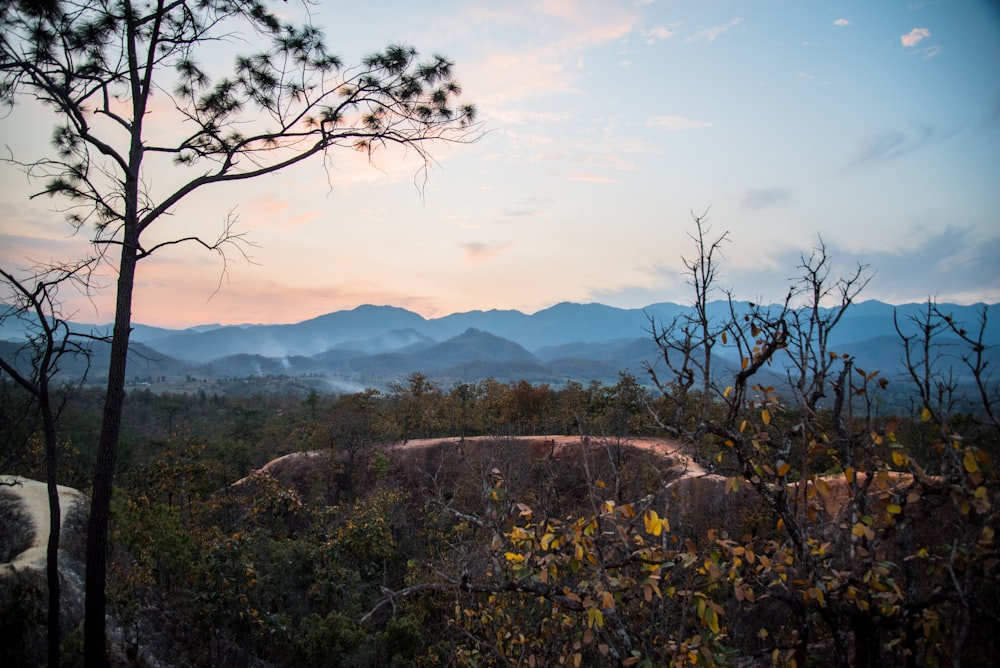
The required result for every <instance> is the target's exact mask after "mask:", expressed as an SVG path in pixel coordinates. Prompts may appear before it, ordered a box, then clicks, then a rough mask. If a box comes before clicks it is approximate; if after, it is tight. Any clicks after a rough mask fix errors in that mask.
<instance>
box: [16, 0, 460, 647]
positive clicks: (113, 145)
mask: <svg viewBox="0 0 1000 668" xmlns="http://www.w3.org/2000/svg"><path fill="white" fill-rule="evenodd" d="M0 12H2V14H0V22H2V25H3V26H4V30H3V32H2V36H0V73H2V74H0V97H2V99H3V101H4V102H5V103H6V104H8V105H13V104H15V103H18V102H19V101H20V99H21V98H22V97H24V96H28V97H31V98H34V99H35V100H36V101H37V102H38V103H40V104H41V105H43V106H45V107H48V108H49V109H51V110H52V111H53V112H54V113H55V114H56V116H57V117H58V119H59V121H58V123H57V125H56V129H55V133H54V135H53V147H54V149H55V153H54V155H53V156H52V157H49V158H45V159H41V160H37V161H34V162H24V163H18V164H21V165H22V166H23V167H24V168H25V170H26V171H27V173H28V175H29V177H31V178H33V179H41V180H43V185H42V187H41V189H40V192H39V194H44V195H49V196H58V197H61V198H64V199H65V200H66V201H68V205H67V214H68V218H69V220H70V222H71V223H72V224H73V225H74V226H75V227H76V228H77V229H83V228H84V227H85V226H91V227H90V230H91V233H92V234H93V242H94V243H95V244H96V245H97V247H98V249H99V253H100V254H101V257H103V258H105V259H108V260H109V261H110V260H111V257H112V255H114V254H113V253H112V252H111V251H112V250H113V249H115V250H116V252H117V256H116V257H115V259H114V260H113V261H112V262H113V264H114V265H115V268H116V270H117V274H118V278H117V283H116V287H115V290H116V301H115V317H114V328H113V332H112V336H113V338H112V343H111V352H110V362H109V369H108V383H107V389H106V397H105V399H106V400H105V408H104V414H103V418H102V427H101V434H100V438H99V442H98V452H97V459H96V465H95V470H94V482H93V495H92V500H91V515H90V524H89V527H88V545H87V575H86V580H87V582H86V595H87V602H86V621H85V629H84V637H85V642H84V644H85V655H86V661H87V664H88V665H103V664H105V663H106V656H105V645H104V643H105V634H104V630H105V629H104V626H105V624H104V614H105V611H104V607H105V593H104V590H105V578H106V572H105V571H106V567H105V566H106V552H107V533H108V513H109V508H110V501H111V494H112V483H113V477H114V471H115V463H116V457H117V444H118V436H119V431H120V427H121V416H122V410H123V402H124V398H125V367H126V362H127V353H128V344H129V333H130V329H131V317H132V316H131V310H132V303H133V299H134V286H135V278H136V268H137V264H138V262H139V261H140V260H142V259H144V258H147V257H149V256H150V255H152V254H153V253H154V252H156V251H158V250H160V249H162V248H164V247H168V246H172V245H175V244H179V243H182V242H193V243H196V244H200V245H202V246H203V247H205V248H206V249H209V250H212V251H215V252H217V253H220V254H223V253H225V252H227V250H228V251H232V250H236V251H238V252H239V251H242V250H243V248H244V243H245V241H244V238H243V236H242V235H240V234H237V233H235V232H234V230H233V224H234V220H233V219H232V218H230V219H228V220H227V221H226V222H225V224H224V225H223V231H222V234H221V235H220V236H219V237H218V238H217V239H215V240H211V239H208V238H206V237H203V236H190V237H179V236H178V237H174V238H170V236H169V231H168V230H167V229H164V230H163V232H166V233H167V234H166V239H167V240H165V241H162V240H160V241H158V240H153V241H147V239H148V238H149V237H150V230H151V229H153V228H165V227H166V223H165V221H166V220H168V219H169V215H170V213H171V212H173V211H174V210H175V209H176V208H177V207H178V205H179V204H181V202H183V201H184V200H185V198H187V197H189V196H190V195H191V194H192V193H195V192H197V191H201V190H203V189H205V188H206V187H208V186H213V185H217V184H222V183H227V182H232V181H240V180H246V179H253V178H256V177H259V176H263V175H265V174H270V173H273V172H276V171H279V170H282V169H285V168H288V167H291V166H293V165H295V164H298V163H300V162H302V161H304V160H306V159H308V158H311V157H313V156H318V157H321V156H327V157H329V156H330V154H331V151H332V150H334V149H337V148H342V147H350V148H354V149H357V150H360V151H363V152H367V153H372V152H374V151H375V150H377V149H379V148H382V147H384V146H386V145H391V144H396V145H402V146H405V147H407V148H409V149H411V150H413V151H415V152H416V154H417V155H418V156H420V157H421V158H423V160H424V170H426V168H427V166H428V165H429V160H430V156H429V154H428V153H427V151H428V149H427V147H426V144H427V143H428V142H431V141H437V140H444V141H459V142H462V141H471V140H472V139H474V137H475V134H474V133H475V131H476V129H475V126H474V125H473V120H474V113H475V112H474V109H473V107H471V106H468V105H466V106H460V107H457V108H456V107H455V106H454V102H455V100H456V98H457V97H458V96H459V95H460V93H461V89H460V87H459V85H458V84H457V82H456V81H455V80H454V78H453V76H452V71H451V68H452V64H451V63H450V62H449V61H448V60H447V59H445V58H443V57H441V56H435V57H433V58H432V59H430V60H429V61H426V62H423V61H420V60H418V56H417V53H416V51H415V50H414V49H412V48H409V47H405V46H390V47H388V48H387V49H386V50H385V51H383V52H381V53H376V54H373V55H371V56H368V57H367V58H365V59H364V60H363V62H362V63H361V64H360V65H359V66H357V67H355V68H351V69H343V68H342V63H341V62H340V60H339V59H337V58H336V57H334V56H332V55H331V54H329V53H328V52H327V50H326V48H325V46H324V44H323V35H322V33H321V31H320V30H319V29H318V28H316V27H315V26H313V25H311V24H308V23H306V24H305V25H298V26H297V25H293V24H291V23H285V22H282V21H281V20H280V19H279V17H278V15H277V14H276V13H273V12H271V11H269V10H268V9H267V8H266V6H265V4H264V3H263V2H262V1H261V0H201V1H198V2H194V1H188V0H157V2H155V3H150V4H146V3H133V2H132V1H131V0H118V1H112V0H101V1H98V2H84V1H83V0H64V1H63V2H55V3H41V4H36V3H29V2H11V1H8V2H4V3H3V4H2V5H0ZM241 25H242V26H244V27H245V28H246V29H248V30H249V34H250V36H251V38H252V39H253V40H254V41H255V42H256V43H257V44H259V45H260V50H259V51H258V52H257V53H251V54H249V55H245V56H240V57H238V58H236V61H235V65H234V68H233V71H232V72H231V74H229V75H228V76H219V75H217V74H216V73H215V71H214V70H213V68H211V67H207V66H206V65H204V64H203V62H199V59H198V58H199V56H201V57H202V58H204V57H205V56H206V55H207V54H205V53H204V51H205V48H206V47H207V46H209V45H211V44H214V43H217V42H220V41H223V42H225V41H227V40H230V39H233V35H235V34H236V31H237V30H239V29H240V26H241ZM154 95H155V96H157V99H158V100H162V101H164V102H166V103H167V106H168V107H169V108H170V109H169V111H165V110H163V109H158V110H157V112H156V113H162V114H171V116H170V118H171V119H172V120H175V121H176V124H174V125H171V126H169V127H170V131H169V132H166V133H163V134H157V132H156V129H155V127H154V126H153V125H151V124H149V123H147V122H146V121H147V119H148V118H149V116H150V114H151V113H153V112H154V109H153V100H154ZM178 129H181V130H182V132H181V133H177V132H176V131H177V130H178ZM178 135H180V138H178ZM157 163H159V164H160V165H161V166H162V165H164V164H171V163H172V165H173V167H172V169H173V171H172V175H173V177H174V178H173V179H170V180H167V179H164V180H161V181H160V182H159V184H165V185H163V186H162V189H159V188H157V187H156V186H154V181H153V180H152V179H151V178H150V173H151V172H150V170H151V169H152V168H155V166H156V164H157ZM160 238H161V239H162V238H164V237H162V236H161V237H160Z"/></svg>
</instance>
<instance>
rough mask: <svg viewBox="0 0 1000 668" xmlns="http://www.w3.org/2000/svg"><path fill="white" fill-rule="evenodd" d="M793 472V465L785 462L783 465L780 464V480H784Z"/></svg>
mask: <svg viewBox="0 0 1000 668" xmlns="http://www.w3.org/2000/svg"><path fill="white" fill-rule="evenodd" d="M791 470H792V465H791V464H789V463H788V462H783V463H781V464H779V465H778V477H779V478H784V477H785V476H786V475H788V472H789V471H791Z"/></svg>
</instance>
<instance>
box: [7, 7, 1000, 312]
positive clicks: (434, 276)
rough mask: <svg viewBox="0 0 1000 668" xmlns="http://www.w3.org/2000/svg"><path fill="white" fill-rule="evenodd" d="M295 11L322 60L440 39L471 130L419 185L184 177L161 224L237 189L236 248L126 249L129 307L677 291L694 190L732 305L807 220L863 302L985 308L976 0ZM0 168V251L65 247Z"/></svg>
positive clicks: (632, 303)
mask: <svg viewBox="0 0 1000 668" xmlns="http://www.w3.org/2000/svg"><path fill="white" fill-rule="evenodd" d="M291 5H294V2H292V3H290V6H291ZM314 19H315V22H316V23H317V24H319V25H320V26H321V27H322V28H323V29H324V31H325V33H326V35H327V38H328V42H329V44H330V47H331V50H332V51H333V52H334V53H336V54H338V55H340V56H341V57H342V58H343V60H344V61H345V63H347V64H350V63H356V62H357V61H358V60H359V59H360V58H361V57H362V56H363V55H365V54H367V53H370V52H372V51H374V50H377V49H379V48H381V47H383V46H384V45H385V44H387V43H390V42H406V43H409V44H412V45H414V46H415V47H416V48H417V49H418V50H419V51H420V52H421V53H424V54H427V55H430V54H432V53H441V54H443V55H446V56H448V57H449V58H451V59H452V60H453V61H454V62H455V72H456V75H457V77H458V79H459V80H460V81H461V82H462V84H463V86H464V90H465V95H464V96H463V97H465V98H467V99H468V100H469V101H472V102H475V103H476V104H477V106H478V108H479V114H480V119H481V120H482V122H483V123H484V127H485V129H486V130H488V134H487V135H486V136H485V137H483V138H482V139H481V140H480V141H479V142H478V143H476V144H474V145H471V146H442V147H440V148H438V149H435V150H434V153H435V156H436V158H437V159H438V164H437V165H436V167H435V168H434V169H433V170H432V171H431V173H430V181H429V183H428V184H427V186H426V188H425V189H424V191H423V193H421V192H420V191H419V190H418V189H417V188H416V187H415V185H414V179H413V175H414V171H415V168H416V165H415V163H414V162H413V161H412V160H410V159H406V160H401V159H400V156H398V155H395V154H386V155H384V156H381V157H377V158H376V160H375V163H376V167H377V168H373V167H371V166H369V165H368V164H366V163H365V162H364V161H363V160H361V159H359V157H358V156H356V155H353V154H345V155H343V156H340V158H341V159H340V160H339V161H336V162H335V163H334V165H333V168H332V170H331V171H330V172H329V173H327V172H324V170H323V169H322V167H321V165H320V164H318V163H317V164H311V165H306V166H303V167H300V168H297V169H296V170H295V171H294V172H293V173H290V174H288V175H285V176H282V177H270V178H267V179H263V180H260V181H257V182H255V183H253V184H245V185H241V186H234V187H226V188H224V189H219V190H215V191H211V192H206V193H203V194H201V195H199V196H198V198H197V199H196V200H193V201H191V202H190V203H189V204H188V205H187V206H185V207H183V208H182V209H181V210H179V211H178V212H177V216H176V217H175V218H176V221H177V222H176V225H177V226H178V227H177V228H175V229H192V230H199V229H200V230H205V229H209V230H210V231H214V230H216V229H218V227H219V226H220V225H221V221H222V219H223V217H224V216H225V214H226V212H227V211H229V210H230V209H231V208H233V207H234V206H237V213H238V214H239V216H240V221H241V225H242V229H243V230H245V231H247V232H249V235H250V238H251V239H252V240H253V241H254V242H255V243H257V244H259V246H258V247H257V248H255V249H253V250H252V253H251V254H252V255H253V258H254V261H255V264H248V263H246V262H242V261H236V262H234V263H233V264H232V265H231V266H230V268H229V273H228V276H227V279H226V281H225V282H224V283H223V284H222V285H221V289H220V291H219V292H218V293H216V294H215V295H214V296H213V291H214V290H215V288H216V287H217V286H218V282H219V274H220V270H221V265H220V263H219V260H218V259H217V258H216V257H215V256H213V255H207V254H205V253H204V252H200V251H198V250H196V249H195V248H193V247H192V248H190V249H183V250H181V249H174V250H171V251H169V253H168V254H164V255H162V256H160V257H158V258H155V259H153V260H150V261H145V262H143V264H142V265H141V266H140V274H139V282H138V292H137V295H136V308H135V317H136V319H137V320H138V321H140V322H144V323H147V324H156V325H164V326H187V325H193V324H198V323H205V322H220V321H221V322H227V323H239V322H293V321H298V320H303V319H306V318H310V317H313V316H316V315H319V314H321V313H325V312H329V311H334V310H338V309H342V308H352V307H354V306H357V305H359V304H363V303H375V304H391V305H396V306H403V307H406V308H409V309H411V310H414V311H417V312H419V313H421V314H423V315H425V316H428V317H431V316H439V315H445V314H448V313H452V312H456V311H465V310H471V309H490V308H514V309H520V310H522V311H525V312H534V311H536V310H539V309H542V308H545V307H548V306H551V305H553V304H555V303H557V302H560V301H576V302H591V301H598V302H602V303H606V304H611V305H615V306H623V307H638V306H644V305H646V304H649V303H653V302H659V301H677V302H682V303H683V302H685V301H687V300H688V299H689V295H688V291H687V289H686V286H685V284H684V278H683V277H682V276H681V273H680V271H681V260H680V257H681V255H682V254H684V255H689V254H690V249H691V245H690V240H689V239H688V238H687V236H686V234H687V233H688V232H689V231H691V230H692V225H691V217H690V212H691V211H692V210H693V211H696V212H701V211H704V210H705V209H707V208H708V207H711V211H710V214H709V220H710V223H711V225H712V229H713V230H714V231H715V232H716V233H719V232H722V231H724V230H729V231H730V234H731V240H732V243H730V244H729V245H728V246H727V247H726V248H725V263H724V265H723V267H722V274H721V284H722V285H723V286H724V287H729V288H732V289H734V291H735V293H736V296H737V297H738V298H741V299H754V300H758V299H762V300H765V301H770V300H778V299H781V298H782V297H783V295H784V293H785V291H786V289H787V287H786V286H787V280H788V278H789V277H792V276H794V275H796V265H797V264H798V259H799V256H800V254H802V253H806V254H808V252H809V250H810V249H811V247H812V246H814V245H815V244H816V242H817V238H818V235H822V238H823V240H824V241H825V242H826V244H827V247H828V250H829V251H830V252H831V254H832V255H833V257H834V260H835V263H836V265H837V267H839V268H841V269H842V270H843V271H844V272H849V271H850V270H851V269H852V268H853V266H854V264H855V263H856V262H859V261H860V262H863V263H867V264H870V265H871V268H872V270H874V271H875V272H876V275H875V278H874V279H873V280H872V282H871V284H870V286H869V288H868V289H867V291H866V292H865V293H864V296H865V297H867V298H871V299H881V300H884V301H889V302H894V303H901V302H908V301H922V300H923V299H926V298H927V297H928V296H934V297H936V298H937V299H939V300H940V301H953V302H959V303H971V302H976V301H986V302H990V303H996V302H1000V270H998V261H1000V11H998V10H997V9H996V3H992V2H986V1H982V2H972V1H969V0H948V1H947V2H945V1H942V2H891V1H880V2H877V3H873V2H833V3H824V4H820V3H815V2H793V1H790V0H789V1H784V2H777V1H774V2H771V1H754V2H749V1H748V2H669V1H665V0H655V1H653V2H633V1H625V2H614V1H611V0H599V1H598V0H595V1H593V2H575V1H572V0H554V1H552V2H533V1H526V2H506V1H497V0H493V1H489V2H487V1H479V0H469V1H464V2H459V1H454V2H426V3H413V2H369V3H341V2H330V1H323V2H321V3H320V4H319V7H318V8H317V9H316V10H315V17H314ZM233 53H234V54H235V53H236V50H235V48H234V50H233ZM0 122H2V124H3V125H2V126H0V128H2V134H3V137H4V140H3V143H5V144H7V145H10V146H11V148H12V149H14V150H15V153H17V154H18V155H19V157H20V156H21V155H23V154H24V152H25V151H27V152H31V151H34V152H36V153H39V154H40V152H41V151H43V150H44V148H45V146H44V143H39V142H43V141H44V139H45V138H46V137H47V136H48V128H47V127H46V126H42V127H39V126H38V125H37V115H32V114H29V113H28V112H27V111H26V110H24V109H22V110H18V111H16V112H15V113H14V114H13V115H11V116H10V117H8V118H6V119H4V120H3V121H0ZM32 142H36V143H34V144H33V143H32ZM0 176H2V179H3V181H2V186H0V207H2V208H0V225H2V226H3V230H2V233H3V237H4V243H3V249H2V250H0V261H2V262H3V263H4V264H5V265H8V264H10V263H17V262H22V263H23V258H24V257H26V256H30V257H33V258H35V259H44V257H45V255H44V254H45V253H56V252H60V253H61V252H66V250H65V247H66V246H71V245H72V242H67V241H65V240H62V241H60V242H59V243H58V244H56V245H58V246H59V248H60V250H58V251H54V250H52V248H53V247H54V242H53V239H61V237H62V236H63V235H64V234H65V230H66V228H65V226H64V225H63V224H62V223H61V222H60V220H59V217H58V215H57V214H55V213H52V212H51V211H48V210H47V209H45V207H46V206H48V207H51V203H40V204H41V206H40V205H39V203H35V204H30V205H29V203H28V202H27V201H26V198H25V193H26V186H25V184H24V180H23V178H22V177H21V176H19V175H18V174H17V173H16V172H14V171H12V170H11V169H10V168H9V167H5V168H3V171H2V172H0ZM164 178H166V177H164ZM185 226H186V227H185ZM175 229H172V230H171V234H172V233H175ZM76 243H79V241H77V242H76ZM210 297H211V299H210ZM95 303H96V304H97V308H98V309H100V308H101V307H102V306H103V303H104V302H102V300H101V299H98V300H96V302H95ZM94 308H95V307H93V306H90V305H84V306H82V307H81V318H82V319H87V320H107V319H110V314H109V312H108V311H105V310H101V311H100V312H99V313H96V314H95V313H94Z"/></svg>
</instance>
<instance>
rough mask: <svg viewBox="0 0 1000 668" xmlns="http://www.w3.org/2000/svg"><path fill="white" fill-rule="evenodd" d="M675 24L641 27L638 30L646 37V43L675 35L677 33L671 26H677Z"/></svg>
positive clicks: (652, 42)
mask: <svg viewBox="0 0 1000 668" xmlns="http://www.w3.org/2000/svg"><path fill="white" fill-rule="evenodd" d="M677 25H678V24H676V23H675V24H672V25H670V26H663V25H656V26H653V27H652V28H643V29H642V30H640V31H639V32H640V33H641V34H642V36H643V37H645V38H646V44H654V43H655V42H656V40H660V39H670V38H671V37H673V36H674V35H676V34H677V33H676V32H674V30H673V29H672V28H675V27H677Z"/></svg>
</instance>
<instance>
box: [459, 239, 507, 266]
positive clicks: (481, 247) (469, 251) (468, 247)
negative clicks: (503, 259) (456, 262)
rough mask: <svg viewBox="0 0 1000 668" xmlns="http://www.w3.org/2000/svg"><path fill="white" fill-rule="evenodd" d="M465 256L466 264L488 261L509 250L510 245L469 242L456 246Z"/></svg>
mask: <svg viewBox="0 0 1000 668" xmlns="http://www.w3.org/2000/svg"><path fill="white" fill-rule="evenodd" d="M458 246H459V248H461V249H462V253H463V254H464V255H465V263H466V264H476V263H479V262H483V261H484V260H489V259H490V258H492V257H494V256H496V255H498V254H500V253H502V252H504V251H505V250H507V249H508V248H510V244H509V243H506V244H485V243H481V242H478V241H470V242H467V243H461V244H459V245H458Z"/></svg>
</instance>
